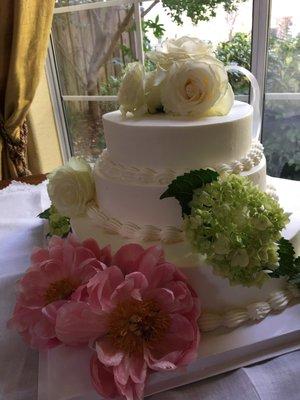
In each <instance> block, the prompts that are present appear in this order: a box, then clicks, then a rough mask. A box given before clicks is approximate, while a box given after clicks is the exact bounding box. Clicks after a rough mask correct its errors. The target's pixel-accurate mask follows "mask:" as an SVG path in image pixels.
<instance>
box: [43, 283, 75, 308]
mask: <svg viewBox="0 0 300 400" xmlns="http://www.w3.org/2000/svg"><path fill="white" fill-rule="evenodd" d="M77 287H78V285H77V284H75V282H73V281H71V280H70V279H68V278H65V279H61V280H59V281H56V282H52V283H50V285H49V287H48V289H47V290H46V293H45V295H44V298H45V301H46V304H49V303H52V302H53V301H57V300H67V299H69V298H70V296H71V294H72V293H73V292H74V291H75V290H76V289H77Z"/></svg>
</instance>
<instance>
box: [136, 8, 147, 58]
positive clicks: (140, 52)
mask: <svg viewBox="0 0 300 400" xmlns="http://www.w3.org/2000/svg"><path fill="white" fill-rule="evenodd" d="M134 19H135V27H136V28H135V32H136V54H137V58H138V60H139V61H140V62H141V63H142V64H144V60H145V55H144V46H143V29H142V16H141V8H140V2H139V1H138V0H135V1H134Z"/></svg>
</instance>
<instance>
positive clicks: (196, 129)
mask: <svg viewBox="0 0 300 400" xmlns="http://www.w3.org/2000/svg"><path fill="white" fill-rule="evenodd" d="M252 114H253V109H252V106H250V105H249V104H247V103H242V102H238V101H236V102H235V103H234V105H233V107H232V109H231V111H230V112H229V114H228V115H225V116H218V117H206V118H200V119H191V118H183V117H171V116H169V115H165V114H155V115H148V116H143V118H140V119H137V118H134V117H131V118H130V117H128V118H126V119H122V116H121V113H120V111H114V112H111V113H108V114H105V115H104V116H103V124H104V135H105V139H106V144H107V148H108V149H109V154H110V158H111V159H112V160H113V161H114V162H116V163H121V164H124V165H133V166H135V167H142V168H150V169H154V170H158V169H163V170H165V169H176V170H190V169H193V168H194V169H195V168H196V169H198V168H202V167H207V166H210V167H211V168H214V167H216V166H219V165H221V164H223V163H226V164H228V163H231V162H233V161H234V160H241V159H242V158H244V157H246V156H247V154H248V153H249V150H250V147H251V141H252V134H251V130H252Z"/></svg>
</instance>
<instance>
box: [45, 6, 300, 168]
mask: <svg viewBox="0 0 300 400" xmlns="http://www.w3.org/2000/svg"><path fill="white" fill-rule="evenodd" d="M146 1H147V2H150V1H153V0H143V2H146ZM140 3H141V1H139V0H108V1H106V0H103V1H99V2H95V3H86V4H79V5H73V6H64V7H58V8H55V9H54V14H60V13H67V12H76V11H82V10H90V9H96V8H104V7H113V6H120V5H121V6H122V5H133V6H134V18H135V22H136V54H137V56H138V57H137V58H138V60H139V61H140V62H142V63H144V50H143V32H142V18H141V7H140ZM271 3H272V0H253V7H252V34H251V72H252V73H253V75H254V76H255V77H256V79H257V81H258V84H259V87H260V99H259V100H260V104H259V110H260V115H261V118H262V124H263V119H264V118H263V117H264V114H263V111H264V104H265V100H269V99H272V100H291V99H293V100H294V99H295V100H299V99H300V93H265V81H266V69H267V57H268V35H269V20H270V14H271V6H272V4H271ZM46 75H47V80H48V84H49V91H50V95H51V98H52V103H53V109H54V117H55V121H56V126H57V130H58V137H59V142H60V147H61V151H62V158H63V161H64V162H66V161H68V159H69V158H70V157H71V156H72V154H73V145H72V140H71V138H70V137H69V132H68V127H67V119H66V111H65V105H64V103H65V102H67V101H106V102H107V101H113V102H115V101H116V100H117V96H112V95H111V96H109V95H108V96H107V95H106V96H104V95H97V96H89V95H63V94H62V93H61V87H60V84H59V75H58V69H57V65H56V60H55V52H54V45H53V39H52V36H51V35H50V44H49V47H48V54H47V60H46ZM251 96H252V92H250V98H251ZM236 98H237V99H238V100H248V98H249V96H247V95H240V96H236ZM262 133H263V129H262Z"/></svg>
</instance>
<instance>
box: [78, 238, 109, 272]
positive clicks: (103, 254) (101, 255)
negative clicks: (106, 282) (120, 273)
mask: <svg viewBox="0 0 300 400" xmlns="http://www.w3.org/2000/svg"><path fill="white" fill-rule="evenodd" d="M82 245H83V246H84V247H86V248H87V249H89V250H90V251H91V252H93V254H94V255H95V258H96V259H97V260H99V261H101V262H102V263H104V264H105V265H107V266H110V265H111V260H112V255H111V248H110V246H106V247H104V248H103V249H102V250H100V248H99V246H98V243H97V242H96V240H94V239H86V240H84V241H83V242H82Z"/></svg>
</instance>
